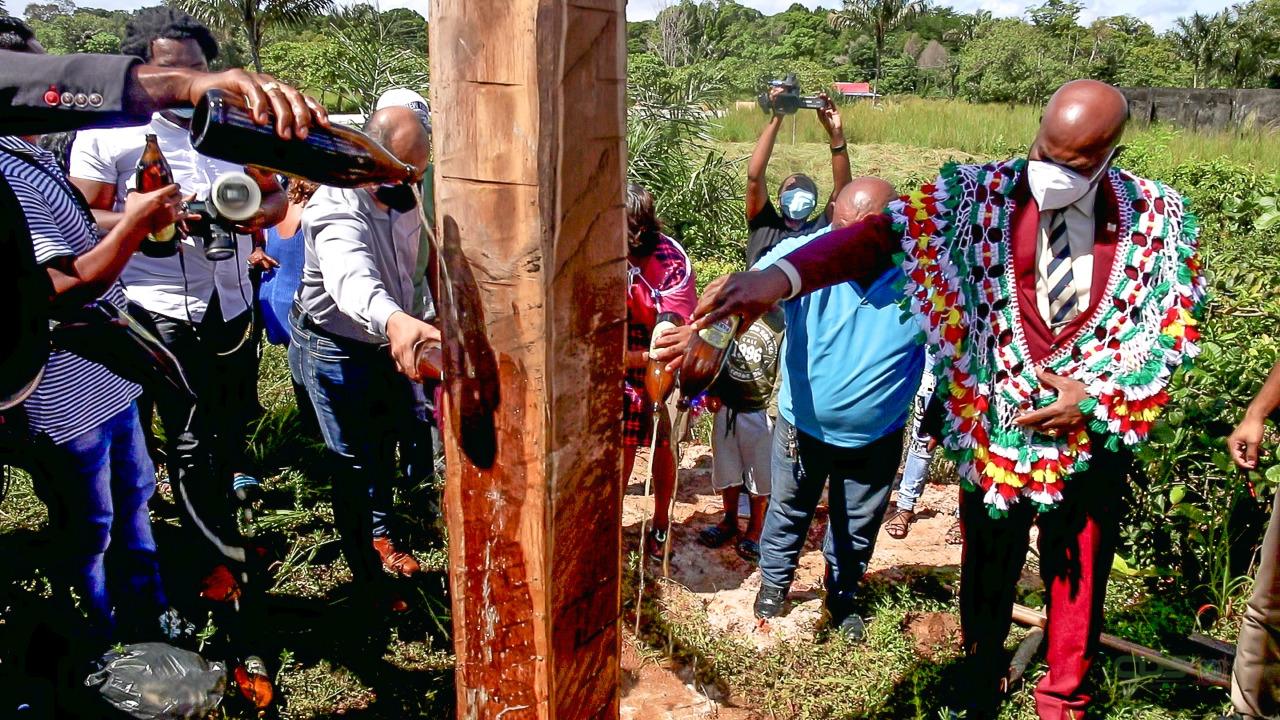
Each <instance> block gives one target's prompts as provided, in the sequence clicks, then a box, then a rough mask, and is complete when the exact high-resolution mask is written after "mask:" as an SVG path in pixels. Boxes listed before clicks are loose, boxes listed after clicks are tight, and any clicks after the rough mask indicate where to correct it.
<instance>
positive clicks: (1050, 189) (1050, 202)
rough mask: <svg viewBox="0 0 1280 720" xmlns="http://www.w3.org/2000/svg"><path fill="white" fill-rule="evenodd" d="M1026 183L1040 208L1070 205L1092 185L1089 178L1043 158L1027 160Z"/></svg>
mask: <svg viewBox="0 0 1280 720" xmlns="http://www.w3.org/2000/svg"><path fill="white" fill-rule="evenodd" d="M1027 184H1028V185H1030V186H1031V196H1032V197H1034V198H1035V199H1036V204H1037V205H1039V206H1040V209H1041V210H1061V209H1062V208H1064V207H1070V206H1071V205H1074V204H1075V203H1076V201H1077V200H1079V199H1080V198H1082V197H1084V196H1085V195H1088V194H1089V188H1091V187H1093V184H1092V183H1090V182H1089V178H1087V177H1085V176H1083V175H1080V174H1079V173H1074V172H1071V171H1070V170H1068V169H1066V168H1064V167H1062V166H1061V165H1055V164H1053V163H1049V162H1044V161H1043V160H1031V161H1028V162H1027Z"/></svg>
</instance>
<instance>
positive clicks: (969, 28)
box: [942, 10, 992, 46]
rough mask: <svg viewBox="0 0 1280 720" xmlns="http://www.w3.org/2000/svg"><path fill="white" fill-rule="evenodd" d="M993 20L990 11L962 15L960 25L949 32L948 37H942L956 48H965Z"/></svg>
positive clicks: (976, 11)
mask: <svg viewBox="0 0 1280 720" xmlns="http://www.w3.org/2000/svg"><path fill="white" fill-rule="evenodd" d="M991 19H992V16H991V11H990V10H974V11H973V12H971V13H969V14H968V15H961V16H960V25H959V26H958V27H956V28H955V29H953V30H950V31H948V32H947V34H946V35H943V36H942V39H943V40H946V41H947V42H949V43H953V44H955V45H956V46H963V45H965V44H966V43H970V42H973V41H974V40H975V39H977V37H978V35H979V34H980V33H981V32H982V30H983V28H985V27H986V26H987V24H988V23H990V22H991Z"/></svg>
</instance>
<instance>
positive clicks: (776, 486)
mask: <svg viewBox="0 0 1280 720" xmlns="http://www.w3.org/2000/svg"><path fill="white" fill-rule="evenodd" d="M893 198H894V190H893V186H891V185H890V184H889V183H887V182H885V181H884V180H880V179H879V178H872V177H862V178H858V179H856V180H853V181H852V182H850V183H849V184H848V185H846V186H845V187H844V189H843V190H841V192H840V194H839V195H838V196H837V197H836V201H835V203H834V205H833V208H832V225H833V226H834V227H836V228H842V227H847V226H849V225H852V224H854V223H856V222H858V221H859V220H861V219H863V218H865V217H867V216H868V215H876V214H879V213H882V212H884V209H885V206H886V205H887V204H888V203H889V201H890V200H892V199H893ZM825 232H826V231H825V230H822V231H820V232H819V233H815V234H810V235H806V236H801V237H797V238H790V239H787V240H783V241H782V242H781V243H780V244H779V245H778V246H777V247H776V248H774V250H773V251H771V252H770V253H769V254H767V255H766V256H765V257H764V258H762V259H761V260H760V261H759V262H758V263H757V264H756V266H755V267H756V269H758V270H759V269H764V268H769V267H771V266H773V264H774V263H776V262H777V261H778V260H779V259H781V258H782V257H784V256H785V255H786V254H787V253H790V252H792V251H794V250H796V249H797V248H801V247H804V246H805V245H806V244H807V243H809V242H810V241H812V240H814V239H815V238H817V237H819V236H821V234H822V233H825ZM904 280H905V278H903V276H902V272H901V271H900V270H898V269H897V268H895V267H888V266H886V267H885V268H884V271H883V272H881V273H879V274H878V275H877V276H876V277H874V278H866V279H864V280H862V281H858V282H854V281H849V282H844V283H839V284H836V285H833V286H832V287H829V288H826V289H823V290H821V291H819V292H817V293H814V294H813V295H811V296H808V297H804V298H799V299H796V300H792V301H789V302H786V303H784V305H783V309H784V311H785V313H786V327H787V335H786V338H785V339H784V340H783V347H782V387H781V389H780V391H779V393H778V421H777V423H776V425H775V426H774V435H773V457H772V463H771V470H770V472H771V479H772V485H773V488H772V493H771V495H770V500H769V508H768V511H767V512H766V514H765V520H764V531H763V533H762V534H761V536H760V575H761V585H760V591H759V593H758V594H757V595H756V601H755V608H754V609H755V614H756V616H757V617H759V618H771V617H775V616H777V615H778V614H780V613H781V612H782V610H783V606H784V603H785V599H786V595H787V591H788V590H789V589H790V587H791V581H792V579H793V578H794V577H795V572H796V567H797V565H798V563H799V559H800V551H801V550H802V549H803V547H804V541H805V538H806V536H807V535H808V532H809V524H810V522H811V521H812V520H813V514H814V510H815V509H816V507H817V504H818V500H819V498H820V497H821V496H822V490H823V488H824V487H826V486H827V483H828V482H830V485H831V489H830V501H831V520H830V523H829V524H828V526H827V533H826V539H825V541H824V542H823V555H824V556H825V557H826V561H827V572H826V589H827V596H826V609H827V612H828V614H829V616H830V619H829V623H830V626H831V627H832V628H833V629H834V630H836V631H837V632H840V633H841V634H843V635H845V636H846V637H849V638H850V639H854V640H857V639H861V637H862V635H863V620H862V618H861V617H860V616H859V615H858V614H857V613H856V612H854V607H853V598H854V594H855V593H856V592H857V589H858V584H859V583H860V581H861V580H862V575H863V573H864V572H865V571H866V568H867V562H868V561H869V560H870V558H871V552H872V549H873V548H874V546H875V539H876V532H877V529H878V528H879V526H880V521H881V519H882V518H883V517H884V511H885V508H886V506H887V504H888V501H889V491H890V488H891V486H892V484H893V479H894V475H895V474H896V472H897V467H898V459H899V458H900V457H901V455H902V437H903V427H904V426H905V424H906V421H907V416H908V412H909V407H910V405H911V400H912V398H913V397H914V395H915V391H916V386H917V384H918V383H919V380H920V373H921V369H922V368H923V366H924V355H923V351H922V349H921V346H920V343H919V341H918V340H917V338H916V336H917V335H918V333H919V331H918V330H917V329H916V327H915V325H914V323H912V322H910V320H909V319H905V318H904V317H903V314H902V308H901V304H902V302H903V300H904V295H903V293H902V290H901V289H900V288H901V286H902V284H903V282H904Z"/></svg>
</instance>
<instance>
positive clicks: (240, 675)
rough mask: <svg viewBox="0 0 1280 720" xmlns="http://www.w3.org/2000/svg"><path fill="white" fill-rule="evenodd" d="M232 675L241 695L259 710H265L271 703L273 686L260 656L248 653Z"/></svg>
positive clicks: (273, 695) (273, 696)
mask: <svg viewBox="0 0 1280 720" xmlns="http://www.w3.org/2000/svg"><path fill="white" fill-rule="evenodd" d="M233 675H234V676H235V680H236V687H237V688H238V689H239V690H240V696H241V697H243V698H244V699H245V700H248V701H249V702H250V703H252V704H253V706H254V707H255V708H257V709H259V710H265V709H266V708H267V707H269V706H270V705H271V701H272V700H274V699H275V687H274V686H273V684H272V682H271V676H270V675H269V674H268V673H267V664H266V663H264V662H263V661H262V658H260V657H258V656H256V655H250V656H249V657H247V658H245V659H244V664H242V665H237V666H236V669H235V671H234V673H233Z"/></svg>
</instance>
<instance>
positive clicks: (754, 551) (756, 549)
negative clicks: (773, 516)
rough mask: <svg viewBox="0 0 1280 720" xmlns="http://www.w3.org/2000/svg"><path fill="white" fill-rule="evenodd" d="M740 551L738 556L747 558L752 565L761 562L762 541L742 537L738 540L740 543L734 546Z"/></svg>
mask: <svg viewBox="0 0 1280 720" xmlns="http://www.w3.org/2000/svg"><path fill="white" fill-rule="evenodd" d="M734 550H737V551H738V557H740V558H742V559H743V560H746V561H747V562H749V563H751V564H752V565H758V564H760V543H758V542H756V541H755V540H752V539H751V538H742V539H741V540H739V541H738V545H737V546H736V547H734Z"/></svg>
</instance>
